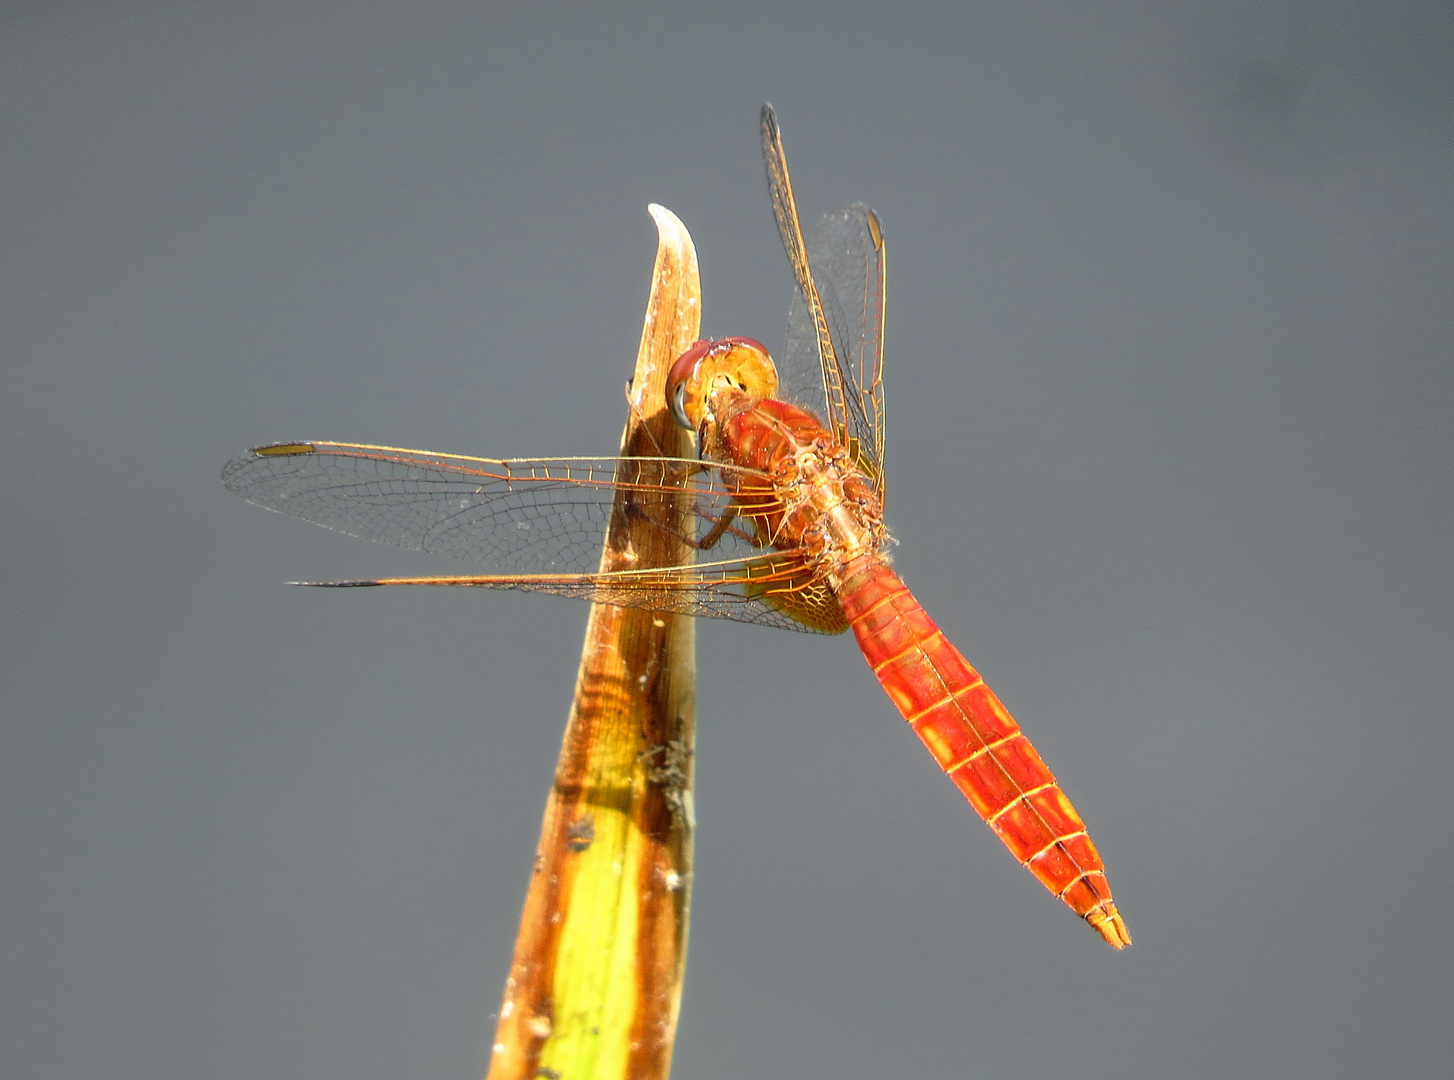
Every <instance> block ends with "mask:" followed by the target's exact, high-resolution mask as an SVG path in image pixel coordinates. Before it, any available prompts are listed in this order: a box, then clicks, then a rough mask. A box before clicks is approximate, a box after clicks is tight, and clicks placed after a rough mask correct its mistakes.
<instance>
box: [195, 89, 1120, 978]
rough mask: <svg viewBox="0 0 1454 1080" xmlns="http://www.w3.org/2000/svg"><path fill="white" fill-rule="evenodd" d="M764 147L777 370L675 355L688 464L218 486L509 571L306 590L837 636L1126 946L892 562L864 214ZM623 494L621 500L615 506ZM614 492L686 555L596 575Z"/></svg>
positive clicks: (873, 232) (317, 454) (763, 363)
mask: <svg viewBox="0 0 1454 1080" xmlns="http://www.w3.org/2000/svg"><path fill="white" fill-rule="evenodd" d="M762 144H763V154H764V157H765V158H766V162H767V175H768V183H769V187H770V189H771V194H772V204H773V212H774V214H775V216H776V218H777V224H778V229H779V231H780V232H781V234H782V239H783V245H784V247H785V248H786V249H787V254H788V260H789V261H790V262H791V264H792V268H793V273H794V275H795V277H796V279H797V294H796V296H795V298H794V302H793V305H792V310H791V312H790V329H789V340H788V347H787V351H786V355H785V359H784V362H783V364H782V365H781V367H780V368H779V367H777V366H775V365H774V363H773V361H772V359H771V358H770V357H769V355H768V352H767V350H766V349H765V348H763V346H762V345H760V344H759V343H757V342H756V341H753V340H752V339H751V338H741V337H736V338H726V339H723V340H718V341H701V342H698V343H697V344H696V345H694V346H693V347H692V348H691V349H689V350H688V351H687V352H686V353H684V354H683V355H682V356H681V358H680V359H678V360H677V362H676V363H675V364H674V365H673V367H672V369H671V371H670V373H669V374H668V377H667V398H668V402H667V404H668V406H669V407H670V409H671V411H672V413H673V415H674V416H675V417H676V419H677V421H678V422H679V423H681V424H683V425H684V426H686V427H687V428H690V429H691V430H692V431H694V432H695V433H696V436H697V440H698V448H699V450H700V454H701V457H700V458H699V459H692V460H686V459H678V458H514V459H508V460H493V459H489V458H475V457H455V456H452V455H449V454H434V453H427V452H424V451H420V450H403V449H398V448H395V447H388V446H366V445H359V444H354V443H337V442H293V443H280V444H275V445H271V446H262V447H258V448H257V449H255V450H252V451H249V452H248V453H247V454H244V455H243V456H242V457H239V458H236V459H234V460H233V461H231V462H229V463H228V465H227V467H226V469H225V470H224V472H223V480H224V482H225V483H226V485H227V487H228V488H229V490H231V491H234V492H236V493H237V494H239V495H241V496H242V497H243V498H245V499H248V500H249V501H251V502H255V503H257V504H259V505H261V506H265V507H267V508H268V509H270V510H277V511H280V512H282V513H286V514H291V515H293V516H295V517H300V518H303V519H305V520H308V521H312V522H316V523H317V524H319V525H324V526H326V527H328V528H331V529H336V530H338V531H339V532H344V533H349V534H350V535H353V536H360V537H363V538H365V539H368V540H376V541H381V542H384V543H390V544H397V545H399V546H401V547H407V548H415V549H418V550H421V551H427V552H437V553H442V554H446V555H453V556H458V557H461V558H464V559H470V560H474V561H477V562H481V563H485V564H489V565H492V566H495V567H501V568H508V569H511V570H513V571H514V572H511V573H489V574H480V575H468V576H460V577H455V576H450V577H409V578H383V579H376V580H356V581H326V582H304V583H302V584H309V585H320V586H333V587H357V586H369V585H473V586H485V587H489V588H496V589H526V590H531V591H535V592H544V593H554V594H557V595H562V596H574V597H579V598H581V599H585V600H592V601H595V602H597V603H607V604H618V605H624V606H628V607H639V608H647V609H651V610H657V611H673V612H683V613H687V614H691V615H702V616H714V617H719V618H727V619H736V620H739V621H741V622H750V623H762V624H765V625H769V626H780V627H784V628H786V629H790V630H804V631H809V632H814V633H825V634H838V633H842V632H843V631H845V630H847V629H849V628H852V630H853V632H854V635H855V636H856V637H857V639H858V644H859V647H860V648H861V649H862V650H863V655H864V658H865V659H866V660H867V661H868V663H869V666H870V667H871V668H872V669H873V672H874V674H875V675H876V676H877V677H878V680H879V682H880V684H881V685H882V686H883V688H884V690H885V691H886V692H887V694H888V695H889V698H890V699H891V700H892V701H893V703H894V705H895V706H896V707H897V708H898V710H899V712H900V713H901V714H902V715H903V717H904V719H905V720H907V721H908V722H909V726H910V727H912V728H913V729H914V731H915V733H916V734H917V735H918V736H919V738H920V739H921V740H923V742H924V745H925V746H926V747H927V748H928V749H929V752H930V754H932V755H933V756H934V760H935V761H937V762H938V763H939V766H940V767H941V768H942V769H943V770H944V771H945V772H946V773H947V774H948V776H949V778H950V780H952V781H953V782H954V784H955V786H957V787H958V788H959V790H960V791H961V792H963V794H964V796H965V797H966V798H967V799H968V800H969V802H970V803H971V805H973V807H974V809H975V810H976V811H977V812H978V813H979V815H980V816H981V817H982V818H984V820H985V822H986V823H987V824H988V825H989V826H990V828H991V829H992V830H994V832H995V834H996V835H997V836H999V838H1000V839H1001V840H1002V841H1003V842H1004V844H1005V846H1006V847H1007V848H1009V849H1010V852H1011V853H1012V854H1013V855H1014V856H1015V858H1016V859H1017V860H1018V861H1019V862H1020V864H1021V865H1022V866H1024V867H1026V868H1027V869H1028V870H1029V871H1030V872H1031V873H1032V874H1034V875H1035V876H1036V877H1037V878H1039V879H1040V881H1041V882H1042V883H1043V884H1044V885H1045V886H1046V888H1048V889H1049V890H1050V891H1051V892H1052V893H1054V894H1055V895H1056V896H1058V897H1060V898H1061V899H1062V900H1064V901H1065V902H1066V903H1067V904H1069V905H1070V907H1071V908H1072V909H1073V910H1074V911H1075V912H1076V914H1078V915H1080V916H1081V917H1082V918H1084V919H1085V920H1086V921H1087V922H1089V923H1090V925H1091V926H1092V927H1094V928H1095V929H1096V930H1097V931H1098V932H1099V933H1100V935H1101V937H1103V938H1104V939H1105V940H1106V941H1107V942H1108V943H1109V944H1110V945H1112V946H1113V947H1115V948H1117V949H1120V948H1123V947H1125V946H1126V945H1129V944H1130V942H1131V938H1130V935H1129V933H1128V931H1127V929H1126V924H1125V922H1124V920H1123V919H1122V918H1121V915H1120V914H1119V913H1118V912H1117V910H1116V905H1115V903H1114V902H1113V900H1112V899H1111V891H1110V887H1109V886H1108V884H1107V882H1106V875H1105V867H1104V865H1103V863H1102V862H1101V857H1100V854H1099V853H1098V852H1097V851H1096V847H1095V845H1094V844H1093V843H1092V842H1091V839H1090V836H1089V834H1088V833H1087V832H1086V827H1085V823H1084V822H1083V821H1082V820H1081V817H1080V815H1079V814H1078V813H1077V812H1076V810H1075V808H1074V807H1073V806H1072V805H1071V803H1070V800H1069V799H1068V798H1066V796H1065V793H1064V792H1063V791H1061V789H1060V785H1059V784H1058V783H1056V780H1055V777H1054V775H1053V774H1052V773H1051V772H1050V770H1049V769H1048V768H1047V767H1046V765H1045V763H1044V761H1042V760H1041V758H1040V755H1039V754H1038V753H1037V752H1036V751H1035V748H1034V747H1033V746H1032V745H1031V744H1030V741H1029V740H1028V739H1027V738H1026V737H1025V736H1024V734H1022V733H1021V731H1020V728H1019V725H1018V724H1016V723H1015V721H1014V719H1013V718H1012V717H1011V716H1010V714H1009V712H1008V711H1007V710H1006V709H1005V707H1004V705H1003V704H1001V702H1000V699H999V698H998V697H996V696H995V694H994V692H993V691H991V690H990V688H989V687H988V686H986V685H985V683H984V680H983V679H982V678H981V677H980V675H979V672H977V671H976V670H975V669H974V668H973V667H971V666H970V664H969V662H968V661H967V660H965V658H964V657H963V656H962V655H961V654H960V652H959V650H957V649H956V648H955V647H954V646H953V645H951V644H950V643H949V641H948V640H947V639H946V638H945V636H944V634H943V632H942V631H940V629H939V628H938V626H936V625H935V624H934V622H933V620H931V619H930V618H929V616H928V614H927V613H925V611H924V609H923V607H922V606H920V604H919V602H918V601H917V600H915V599H914V597H913V596H912V595H911V594H910V593H909V590H908V589H907V588H905V586H904V584H903V582H902V581H900V580H899V577H898V575H897V574H896V573H895V572H894V570H893V568H892V567H891V566H890V563H889V558H888V555H887V546H888V544H889V535H888V532H887V530H886V528H885V526H884V521H883V497H884V396H883V378H882V376H883V315H884V265H885V264H884V240H883V232H882V230H881V228H880V226H879V222H878V218H877V216H876V215H875V214H874V212H873V211H872V210H870V209H869V208H868V207H866V206H863V205H859V204H854V205H851V206H847V207H845V208H843V209H841V210H838V211H835V212H833V213H830V214H828V215H827V216H826V217H824V218H823V220H822V221H821V222H820V223H819V224H818V226H817V229H816V230H815V232H814V234H813V236H812V239H811V240H807V239H805V237H804V235H803V229H802V225H801V224H800V222H799V219H798V212H797V207H796V204H795V202H794V198H793V189H792V184H791V182H790V180H789V177H788V168H787V161H786V159H785V157H784V155H783V144H782V134H781V132H780V130H779V128H778V124H777V118H776V116H775V115H774V113H773V111H772V108H771V107H770V106H764V108H763V110H762ZM623 489H624V490H625V491H627V492H628V493H629V495H630V496H631V497H630V498H629V499H627V500H622V501H620V502H619V503H618V502H616V501H615V500H614V496H615V494H616V492H617V491H619V490H623ZM688 496H690V499H687V497H688ZM684 501H689V502H691V503H692V504H693V505H694V507H695V510H694V513H693V514H691V515H686V516H684V515H683V513H682V511H681V507H682V505H683V502H684ZM613 505H617V506H619V505H625V506H627V507H628V508H629V509H628V510H627V511H625V512H630V513H634V514H639V515H642V518H641V520H642V521H644V522H647V523H649V524H648V527H650V526H655V527H659V528H661V529H663V530H666V531H667V532H669V533H670V534H671V535H672V536H673V537H674V538H685V539H688V540H689V541H690V543H691V545H692V546H693V547H694V548H695V549H697V550H698V551H699V552H701V553H702V556H701V557H700V558H699V559H698V560H697V561H694V562H692V563H690V564H685V565H680V566H672V567H666V568H658V567H650V568H647V567H643V568H641V569H624V570H623V569H617V570H613V571H610V572H601V571H600V570H599V569H598V568H597V566H598V562H599V559H600V556H601V547H602V540H603V538H604V536H605V533H606V529H607V526H608V525H609V523H610V520H611V514H612V513H613V512H617V513H620V512H623V511H620V510H615V511H613Z"/></svg>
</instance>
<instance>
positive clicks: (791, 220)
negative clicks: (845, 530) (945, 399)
mask: <svg viewBox="0 0 1454 1080" xmlns="http://www.w3.org/2000/svg"><path fill="white" fill-rule="evenodd" d="M762 146H763V159H764V161H765V162H766V164H767V178H768V187H769V190H770V192H771V195H772V204H773V214H774V216H775V217H776V219H777V224H778V232H779V234H780V235H781V236H782V241H783V248H784V250H786V252H787V255H788V262H789V263H791V264H792V267H793V276H794V278H795V280H796V282H797V286H798V289H797V295H796V297H795V298H794V302H793V306H792V310H791V311H790V313H789V333H788V348H787V350H786V352H785V354H784V356H783V362H782V363H781V364H780V365H779V375H780V376H782V377H783V386H784V391H785V393H786V394H787V395H788V396H789V397H794V396H795V397H797V398H798V399H799V400H800V401H806V402H811V403H813V404H815V405H818V406H819V408H820V409H821V410H822V411H823V412H824V413H825V416H824V419H825V420H827V421H828V424H829V427H830V429H831V430H832V431H833V433H834V435H835V436H836V437H837V438H838V439H839V441H840V442H841V443H842V444H843V445H844V446H845V447H846V448H847V449H848V450H849V452H850V453H851V454H853V456H854V457H855V459H856V460H857V461H858V463H859V464H860V466H862V468H863V470H864V472H865V473H867V474H868V476H869V478H870V480H871V481H872V482H873V483H874V485H875V487H876V488H877V489H878V491H879V494H880V496H882V494H883V441H884V440H883V436H884V417H883V319H884V275H885V265H886V264H885V260H884V241H883V230H882V228H881V227H880V226H879V222H878V217H877V215H875V214H874V212H873V211H872V210H870V209H869V208H868V207H866V206H863V205H861V204H858V203H855V204H853V205H852V206H847V207H844V208H843V209H842V210H838V211H835V212H834V213H831V214H828V215H827V216H825V217H824V218H823V220H822V221H821V222H819V224H818V226H817V228H816V229H815V230H814V233H813V238H812V241H811V242H809V241H807V240H805V239H804V237H803V228H802V222H801V220H800V218H799V216H798V210H797V203H796V200H795V199H794V196H793V189H792V180H791V178H790V177H789V175H788V166H787V158H786V156H785V155H784V152H783V144H782V132H781V130H780V129H779V127H778V124H777V117H776V116H775V115H774V113H773V111H772V107H771V106H766V105H765V106H763V110H762Z"/></svg>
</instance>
